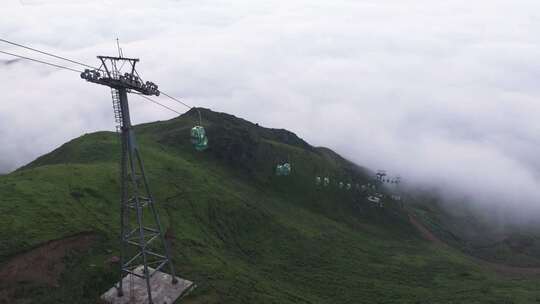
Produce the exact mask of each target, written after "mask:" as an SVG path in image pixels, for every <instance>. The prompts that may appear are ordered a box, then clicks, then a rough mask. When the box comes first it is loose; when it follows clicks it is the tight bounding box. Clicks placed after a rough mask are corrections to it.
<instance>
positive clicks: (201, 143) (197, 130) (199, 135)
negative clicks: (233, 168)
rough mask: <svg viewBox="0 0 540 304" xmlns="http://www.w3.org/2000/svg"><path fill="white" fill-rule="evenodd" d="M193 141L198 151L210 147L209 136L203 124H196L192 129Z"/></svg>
mask: <svg viewBox="0 0 540 304" xmlns="http://www.w3.org/2000/svg"><path fill="white" fill-rule="evenodd" d="M191 143H192V144H193V147H194V148H195V150H197V151H204V150H206V148H208V137H207V136H206V132H205V131H204V128H203V127H202V126H195V127H193V128H192V129H191Z"/></svg>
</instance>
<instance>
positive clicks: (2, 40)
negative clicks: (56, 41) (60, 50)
mask: <svg viewBox="0 0 540 304" xmlns="http://www.w3.org/2000/svg"><path fill="white" fill-rule="evenodd" d="M0 41H1V42H4V43H8V44H11V45H14V46H18V47H21V48H25V49H27V50H31V51H34V52H38V53H41V54H43V55H47V56H51V57H54V58H57V59H62V60H66V61H69V62H71V63H75V64H79V65H82V66H85V67H88V68H92V69H95V70H99V69H98V68H96V67H93V66H91V65H88V64H85V63H82V62H79V61H75V60H71V59H69V58H66V57H62V56H58V55H55V54H52V53H48V52H45V51H41V50H38V49H35V48H31V47H29V46H26V45H22V44H19V43H15V42H13V41H8V40H6V39H2V38H0Z"/></svg>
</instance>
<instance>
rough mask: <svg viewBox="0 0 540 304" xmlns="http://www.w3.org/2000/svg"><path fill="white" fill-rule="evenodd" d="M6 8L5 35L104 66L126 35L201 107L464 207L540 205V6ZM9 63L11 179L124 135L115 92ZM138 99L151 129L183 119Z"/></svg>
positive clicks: (128, 44) (148, 63) (530, 212)
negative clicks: (288, 134)
mask: <svg viewBox="0 0 540 304" xmlns="http://www.w3.org/2000/svg"><path fill="white" fill-rule="evenodd" d="M85 2H88V1H85ZM126 3H130V4H131V5H130V8H123V9H120V7H121V6H122V5H123V4H126ZM2 6H3V12H4V14H3V17H2V18H1V19H0V38H4V39H10V40H13V41H17V42H20V43H23V44H28V45H31V46H34V47H37V48H42V49H45V50H48V51H51V52H54V53H58V54H60V55H62V56H66V57H68V58H74V59H77V60H80V61H83V62H86V63H91V64H97V59H96V58H95V56H96V55H107V54H112V55H114V54H116V46H115V43H116V41H115V39H116V38H117V37H118V38H120V42H121V44H122V47H123V50H124V54H125V55H126V56H134V57H139V58H141V63H140V66H139V72H140V74H141V76H142V77H143V78H145V79H147V80H151V81H154V82H155V83H157V84H158V85H159V86H160V88H161V89H163V90H164V91H167V92H168V93H170V94H173V95H175V96H178V97H183V98H185V100H186V101H187V102H188V103H189V104H193V105H195V106H203V107H208V108H211V109H213V110H217V111H223V112H227V113H231V114H234V115H236V116H240V117H243V118H246V119H248V120H251V121H253V122H257V123H259V124H261V125H264V126H268V127H275V128H286V129H289V130H292V131H293V132H295V133H297V134H298V135H299V136H300V137H303V138H304V139H306V140H307V141H308V142H310V143H311V144H313V145H321V146H327V147H330V148H332V149H334V150H336V151H337V152H338V153H340V154H342V155H343V156H345V157H346V158H348V159H351V160H353V161H355V162H357V163H358V164H360V165H362V166H366V167H369V168H371V169H386V170H388V171H389V172H390V173H392V174H400V175H401V176H402V177H403V179H404V183H405V184H406V185H409V186H410V187H416V186H426V187H436V188H437V189H439V190H440V191H441V193H444V195H445V197H446V198H447V201H450V202H451V201H453V200H461V199H463V198H467V200H468V201H470V203H471V204H473V205H474V206H475V208H480V210H490V213H493V214H503V215H508V214H511V215H512V216H515V217H517V218H519V219H520V220H530V219H531V218H533V217H535V216H536V214H538V213H537V212H538V211H540V210H539V209H540V207H539V206H540V204H539V201H540V193H539V191H538V189H539V186H540V176H539V172H540V171H539V170H540V158H538V157H537V155H538V152H540V149H539V145H538V143H539V131H540V121H539V120H538V119H537V117H538V116H539V114H540V102H539V101H538V100H537V97H538V96H539V93H540V86H538V84H537V82H538V79H540V77H539V76H540V56H538V54H539V53H540V18H539V17H538V16H537V13H536V12H538V11H539V9H540V2H538V1H532V0H529V1H512V2H508V1H500V0H496V1H475V2H471V1H462V0H460V1H456V0H452V1H444V3H442V2H433V1H427V0H405V1H404V0H400V1H397V0H392V1H382V2H381V1H344V0H341V1H313V0H312V1H307V0H302V1H284V0H283V1H282V0H273V1H267V2H264V3H258V2H253V1H196V2H189V1H152V2H148V1H145V2H143V1H129V2H126V1H114V3H113V1H105V0H103V1H92V2H89V3H83V2H82V1H75V2H70V3H69V4H68V1H62V0H55V1H47V0H39V1H38V0H35V1H30V0H28V1H21V2H15V1H13V2H9V3H7V4H6V3H3V4H2ZM115 12H117V13H118V15H115V14H114V13H115ZM21 16H22V17H21ZM0 50H5V51H13V52H17V53H20V54H23V55H32V56H35V54H32V53H29V52H23V51H20V50H19V49H16V48H14V47H11V46H9V45H6V44H0ZM39 58H42V59H47V60H50V58H46V57H43V56H39ZM52 61H54V62H57V61H55V60H52ZM0 68H1V70H2V73H0V83H1V84H2V91H3V98H2V101H1V102H0V138H1V139H0V140H1V142H0V155H1V158H0V172H9V171H11V170H14V169H16V168H17V167H19V166H21V165H23V164H25V163H27V162H29V161H31V160H33V159H34V158H36V157H38V156H39V155H41V154H43V153H46V152H49V151H51V150H52V149H54V148H56V147H58V146H59V145H61V144H62V143H64V142H66V141H67V140H69V139H71V138H74V137H77V136H79V135H81V134H83V133H89V132H93V131H97V130H113V129H114V121H113V116H112V109H111V101H110V92H109V91H108V90H107V89H105V88H103V87H100V86H96V85H92V84H88V83H86V82H85V81H83V80H81V79H80V78H79V76H78V75H77V74H76V73H72V72H68V71H62V70H57V69H54V68H48V67H45V66H42V65H38V64H33V63H29V62H25V61H20V60H16V61H14V60H13V58H11V57H9V56H6V55H1V54H0ZM160 100H161V101H162V102H163V103H167V104H168V105H170V106H172V107H175V108H176V109H178V110H180V111H185V109H183V108H181V107H179V106H178V105H176V104H174V103H170V102H169V101H167V100H165V99H160ZM131 104H132V107H133V115H132V116H133V120H134V121H135V122H137V123H142V122H148V121H154V120H158V119H169V118H172V117H174V114H172V113H170V112H167V111H164V110H163V109H162V108H159V107H156V106H154V105H153V104H149V103H146V102H144V101H143V100H141V99H139V98H138V97H137V96H133V97H131Z"/></svg>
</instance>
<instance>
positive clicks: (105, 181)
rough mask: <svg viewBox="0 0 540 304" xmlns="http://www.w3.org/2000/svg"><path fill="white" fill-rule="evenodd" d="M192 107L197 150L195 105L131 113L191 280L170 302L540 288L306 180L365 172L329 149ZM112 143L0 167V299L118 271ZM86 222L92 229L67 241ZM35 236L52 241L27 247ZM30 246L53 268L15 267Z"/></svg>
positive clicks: (96, 137)
mask: <svg viewBox="0 0 540 304" xmlns="http://www.w3.org/2000/svg"><path fill="white" fill-rule="evenodd" d="M201 112H202V117H203V124H204V126H205V128H206V129H207V133H208V135H209V139H210V148H209V149H208V150H207V151H205V152H202V153H200V152H196V151H194V150H193V149H192V147H191V144H190V143H189V130H190V128H191V127H192V126H193V124H195V123H196V121H197V120H198V115H197V113H196V111H194V110H192V111H190V112H188V113H186V114H185V115H182V116H181V117H178V118H175V119H172V120H169V121H162V122H155V123H149V124H143V125H139V126H137V127H136V132H137V136H138V142H139V143H140V144H141V147H142V155H143V158H144V160H145V165H146V169H147V171H148V172H147V173H148V175H149V178H150V187H151V189H152V190H153V192H154V195H155V197H156V201H157V204H158V207H159V213H160V215H161V218H162V220H163V224H164V226H165V227H166V230H167V237H168V239H169V240H170V242H171V243H172V249H173V257H174V261H175V264H176V267H177V269H178V273H179V274H180V275H181V276H182V277H185V278H187V279H189V280H192V281H195V282H196V283H197V285H198V288H197V289H196V290H195V291H194V292H193V293H192V294H190V295H189V296H188V297H186V298H185V299H184V300H183V303H531V302H534V301H536V300H537V298H539V297H540V293H539V292H537V291H536V284H537V281H536V280H534V279H524V278H523V279H515V278H512V279H509V278H504V277H500V276H498V275H496V274H495V273H492V272H490V271H488V270H485V269H483V268H482V267H481V266H478V265H476V264H475V263H474V262H473V261H471V260H470V259H468V258H467V257H466V256H464V255H462V254H461V253H459V252H457V251H454V250H451V249H448V248H442V247H438V246H436V245H433V244H430V243H428V242H426V241H424V240H423V239H422V238H421V237H420V236H419V235H418V234H417V232H416V230H415V228H414V227H413V226H411V225H410V223H409V221H408V215H407V214H406V213H405V212H404V211H403V210H402V209H401V208H400V207H399V206H397V205H394V204H392V203H387V204H386V205H385V208H376V207H374V206H372V205H371V204H370V203H369V202H367V201H366V200H365V198H364V197H363V196H361V195H359V194H358V193H356V192H355V191H344V190H340V189H339V188H338V187H337V186H335V185H332V186H331V187H328V188H320V187H317V186H316V185H315V183H314V181H315V180H314V178H315V176H317V175H321V176H322V175H328V176H330V177H331V178H332V181H333V182H335V181H338V180H343V181H345V182H351V183H353V184H356V183H359V184H364V183H366V182H367V181H368V179H369V173H368V171H367V170H365V169H363V168H361V167H358V166H357V165H354V164H352V163H350V162H348V161H347V160H345V159H343V158H341V157H340V156H339V155H337V154H336V153H334V152H332V151H331V150H329V149H325V148H316V147H312V146H310V145H309V144H308V143H306V142H305V141H303V140H301V139H300V138H298V137H297V136H296V135H294V134H293V133H291V132H288V131H286V130H276V129H267V128H263V127H260V126H258V125H256V124H252V123H250V122H247V121H245V120H242V119H239V118H236V117H234V116H231V115H228V114H223V113H215V112H212V111H210V110H205V109H201ZM118 154H119V144H118V141H117V136H116V134H113V133H109V132H98V133H93V134H88V135H84V136H82V137H79V138H77V139H74V140H72V141H70V142H69V143H66V144H65V145H63V146H62V147H60V148H58V149H56V150H55V151H53V152H51V153H49V154H47V155H44V156H42V157H40V158H38V159H37V160H35V161H34V162H32V163H30V164H28V165H27V166H25V167H23V168H21V169H19V170H17V171H16V172H13V173H11V174H8V175H5V176H1V177H0V223H2V226H3V229H1V230H0V240H1V241H2V242H1V243H0V274H6V275H5V276H0V303H4V302H2V301H5V302H6V303H8V302H9V303H73V299H77V301H76V302H77V303H95V302H96V299H97V298H98V296H99V294H101V293H102V292H104V291H105V290H106V289H108V288H109V287H110V286H112V284H113V283H114V282H115V281H116V280H117V265H114V264H113V265H111V264H110V263H109V262H108V261H109V260H110V258H111V257H112V256H114V255H118V243H117V238H118V237H117V234H118V231H119V224H118V218H119V215H118V214H119V204H118V197H119V184H118V179H117V178H118V175H119V174H118V164H117V160H118ZM287 160H288V161H290V162H291V163H292V166H293V171H292V174H291V175H290V176H287V177H278V176H275V174H274V168H275V165H276V164H278V163H281V162H284V161H287ZM88 235H91V236H92V237H91V241H88V240H87V241H85V242H82V241H81V242H79V243H76V245H73V243H74V241H73V240H72V239H73V238H77V237H78V236H88ZM51 240H56V241H54V242H52V243H51V242H50V241H51ZM66 240H70V241H66ZM47 242H49V243H47ZM44 244H49V245H48V247H46V248H48V249H47V250H49V251H47V252H49V253H50V252H54V253H55V254H42V255H41V256H40V255H39V253H40V252H41V251H40V250H42V251H43V249H42V248H44V247H43V246H45V245H44ZM51 244H57V245H54V246H53V245H51ZM55 246H56V247H55ZM52 247H54V248H55V249H53V248H52ZM59 248H60V249H59ZM29 253H32V254H34V255H36V256H37V258H36V259H31V260H30V261H32V262H35V261H42V262H41V264H43V263H45V266H48V267H49V268H50V269H53V271H50V273H48V276H46V277H38V278H36V276H35V275H31V274H32V269H28V267H26V268H25V267H24V265H26V264H28V261H29V259H30V258H28V256H29ZM30 256H31V255H30ZM45 256H49V258H46V259H45V258H44V257H45ZM51 256H52V257H51ZM21 257H26V260H24V259H23V258H21ZM40 258H41V260H40ZM43 260H45V262H43ZM34 264H36V265H41V264H40V263H38V262H35V263H32V265H34ZM21 265H22V266H21ZM59 265H60V266H61V267H60V266H59ZM42 266H43V265H42ZM44 268H47V267H44ZM49 268H48V269H49Z"/></svg>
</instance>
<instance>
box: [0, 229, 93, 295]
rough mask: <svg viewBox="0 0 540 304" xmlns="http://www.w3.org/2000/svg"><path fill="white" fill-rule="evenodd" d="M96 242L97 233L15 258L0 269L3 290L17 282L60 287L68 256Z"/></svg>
mask: <svg viewBox="0 0 540 304" xmlns="http://www.w3.org/2000/svg"><path fill="white" fill-rule="evenodd" d="M96 240H97V235H96V234H94V233H81V234H78V235H74V236H70V237H67V238H63V239H60V240H53V241H49V242H47V243H44V244H42V245H40V246H38V247H36V248H34V249H31V250H29V251H27V252H24V253H21V254H19V255H16V256H14V257H12V258H11V259H10V260H8V261H7V262H6V263H4V264H2V265H0V286H7V285H12V284H16V283H17V282H31V283H38V284H43V285H47V286H58V279H59V277H60V275H61V274H62V272H63V271H64V269H65V265H64V262H63V260H64V258H65V257H66V255H68V254H69V253H70V252H73V251H84V250H87V249H88V248H90V247H91V246H92V245H93V243H94V242H95V241H96ZM0 296H1V293H0Z"/></svg>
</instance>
